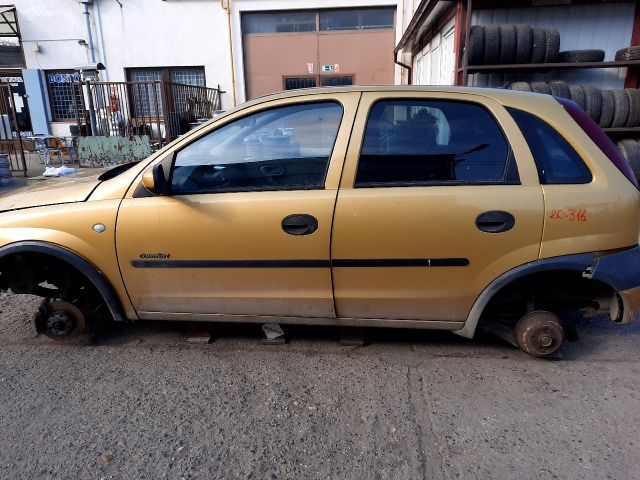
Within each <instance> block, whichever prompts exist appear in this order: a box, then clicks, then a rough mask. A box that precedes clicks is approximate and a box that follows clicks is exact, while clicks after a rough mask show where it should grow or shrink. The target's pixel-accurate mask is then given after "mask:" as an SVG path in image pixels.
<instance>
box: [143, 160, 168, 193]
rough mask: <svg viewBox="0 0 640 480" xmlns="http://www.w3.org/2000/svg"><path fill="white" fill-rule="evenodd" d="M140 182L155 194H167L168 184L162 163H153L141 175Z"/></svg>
mask: <svg viewBox="0 0 640 480" xmlns="http://www.w3.org/2000/svg"><path fill="white" fill-rule="evenodd" d="M142 184H143V185H144V188H146V189H147V190H148V191H149V192H151V193H153V194H155V195H168V194H169V184H168V182H167V177H166V175H165V173H164V166H163V165H162V163H157V164H155V165H154V166H153V167H152V168H151V169H150V170H147V171H146V172H145V173H144V174H143V175H142Z"/></svg>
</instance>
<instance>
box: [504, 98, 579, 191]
mask: <svg viewBox="0 0 640 480" xmlns="http://www.w3.org/2000/svg"><path fill="white" fill-rule="evenodd" d="M508 110H509V113H511V116H512V117H513V118H514V120H515V121H516V123H517V124H518V126H519V127H520V130H521V131H522V133H523V135H524V137H525V139H526V140H527V143H528V144H529V148H530V149H531V153H532V154H533V158H534V160H535V162H536V166H537V168H538V176H539V177H540V183H542V184H579V183H589V182H591V179H592V176H591V172H590V171H589V169H588V168H587V166H586V165H585V164H584V162H583V161H582V159H581V158H580V156H579V155H578V154H577V153H576V151H575V150H574V149H573V148H572V147H571V145H569V143H568V142H567V141H566V140H565V139H564V137H563V136H562V135H560V134H559V133H558V132H557V131H556V130H555V129H554V128H553V127H551V126H550V125H549V124H547V123H546V122H544V121H542V120H540V119H539V118H538V117H536V116H534V115H531V114H530V113H527V112H523V111H522V110H517V109H515V108H509V109H508Z"/></svg>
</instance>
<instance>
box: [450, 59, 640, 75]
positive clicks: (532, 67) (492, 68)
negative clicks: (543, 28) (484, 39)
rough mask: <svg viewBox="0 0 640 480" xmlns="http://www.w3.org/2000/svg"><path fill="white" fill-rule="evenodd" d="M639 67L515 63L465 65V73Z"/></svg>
mask: <svg viewBox="0 0 640 480" xmlns="http://www.w3.org/2000/svg"><path fill="white" fill-rule="evenodd" d="M626 67H640V60H630V61H627V62H615V61H609V62H562V63H560V62H554V63H516V64H509V65H467V66H466V72H467V73H489V72H501V71H513V70H518V71H528V72H536V71H544V72H548V71H551V70H576V69H586V68H626ZM464 71H465V67H461V68H458V72H460V73H462V72H464Z"/></svg>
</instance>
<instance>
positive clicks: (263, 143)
mask: <svg viewBox="0 0 640 480" xmlns="http://www.w3.org/2000/svg"><path fill="white" fill-rule="evenodd" d="M341 118H342V107H341V106H340V105H339V104H337V103H335V102H321V103H309V104H302V105H294V106H287V107H278V108H273V109H270V110H266V111H263V112H259V113H256V114H253V115H249V116H247V117H244V118H242V119H240V120H236V121H234V122H231V123H229V124H227V125H225V126H223V127H221V128H219V129H218V130H215V131H214V132H212V133H210V134H208V135H206V136H205V137H202V138H200V139H198V140H196V141H195V142H193V143H191V144H190V145H188V146H187V147H185V148H184V149H182V150H180V151H179V152H178V153H177V155H176V159H175V163H174V168H173V172H172V176H171V188H172V193H204V192H225V191H226V192H229V191H243V190H304V189H317V188H322V187H323V186H324V180H325V176H326V173H327V168H328V166H329V159H330V157H331V151H332V150H333V144H334V142H335V139H336V136H337V134H338V128H339V126H340V120H341Z"/></svg>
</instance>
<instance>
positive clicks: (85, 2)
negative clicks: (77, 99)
mask: <svg viewBox="0 0 640 480" xmlns="http://www.w3.org/2000/svg"><path fill="white" fill-rule="evenodd" d="M76 1H77V2H81V3H82V13H83V15H84V18H85V20H86V22H87V44H88V45H89V62H90V63H96V52H95V50H94V48H93V35H92V34H91V16H90V14H89V5H90V4H92V3H93V0H76ZM87 106H88V107H89V121H90V122H91V134H92V135H95V134H96V133H97V132H98V122H97V120H96V111H95V107H94V105H93V95H91V87H90V86H89V85H87Z"/></svg>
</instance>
